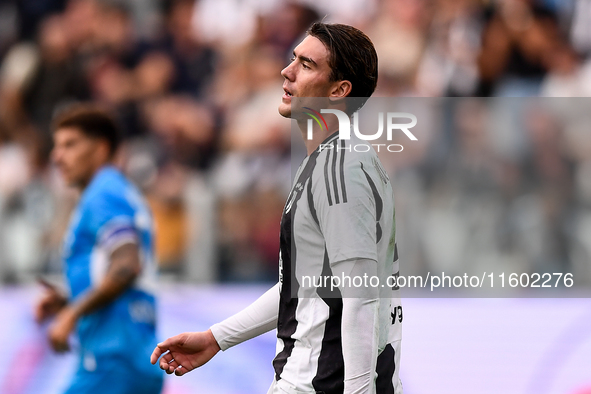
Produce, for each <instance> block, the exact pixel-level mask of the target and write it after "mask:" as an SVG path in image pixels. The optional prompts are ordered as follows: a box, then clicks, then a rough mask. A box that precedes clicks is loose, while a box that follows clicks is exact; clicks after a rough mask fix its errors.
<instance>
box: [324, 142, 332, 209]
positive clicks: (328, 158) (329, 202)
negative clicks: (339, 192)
mask: <svg viewBox="0 0 591 394" xmlns="http://www.w3.org/2000/svg"><path fill="white" fill-rule="evenodd" d="M331 150H332V149H327V152H326V161H325V162H324V184H325V186H326V197H328V205H329V206H331V205H332V198H331V194H330V185H329V184H328V161H329V160H330V151H331Z"/></svg>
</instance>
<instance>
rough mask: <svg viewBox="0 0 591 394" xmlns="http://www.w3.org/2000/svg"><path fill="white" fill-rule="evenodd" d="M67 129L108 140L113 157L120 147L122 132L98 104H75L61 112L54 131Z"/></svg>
mask: <svg viewBox="0 0 591 394" xmlns="http://www.w3.org/2000/svg"><path fill="white" fill-rule="evenodd" d="M66 127H75V128H77V129H79V130H80V131H82V133H84V134H85V135H87V136H89V137H92V138H101V139H104V140H106V141H107V142H108V143H109V155H110V156H111V157H112V156H113V155H114V154H115V152H116V151H117V148H118V147H119V142H120V132H119V127H118V126H117V122H116V121H115V119H114V118H113V117H112V116H111V115H110V114H109V113H108V112H107V111H106V110H104V109H103V108H102V107H100V106H98V105H96V104H91V103H82V104H80V103H79V104H73V105H71V106H69V107H67V108H66V109H64V110H62V111H60V112H59V113H58V114H57V116H56V117H55V119H54V121H53V125H52V130H53V132H54V133H55V132H56V131H57V130H59V129H63V128H66Z"/></svg>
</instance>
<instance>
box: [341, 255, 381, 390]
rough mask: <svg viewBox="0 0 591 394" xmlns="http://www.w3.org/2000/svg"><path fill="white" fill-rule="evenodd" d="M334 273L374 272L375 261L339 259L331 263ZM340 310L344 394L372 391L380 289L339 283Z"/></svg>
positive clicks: (365, 273) (375, 268)
mask: <svg viewBox="0 0 591 394" xmlns="http://www.w3.org/2000/svg"><path fill="white" fill-rule="evenodd" d="M332 271H333V275H335V276H337V277H342V275H345V276H350V277H355V276H356V277H363V276H364V275H368V276H376V275H377V273H378V270H377V262H376V261H374V260H370V259H353V260H347V261H342V262H339V263H336V264H333V266H332ZM339 289H340V291H341V294H342V297H343V298H342V300H343V312H342V319H341V345H342V349H343V361H344V363H345V389H344V391H343V393H344V394H375V391H374V390H375V387H374V384H373V383H374V380H375V374H376V372H375V371H376V362H377V356H378V355H377V351H378V332H379V315H378V308H379V302H378V298H379V291H378V289H377V288H375V287H371V286H360V287H354V286H352V287H347V286H343V284H342V283H341V286H340V287H339Z"/></svg>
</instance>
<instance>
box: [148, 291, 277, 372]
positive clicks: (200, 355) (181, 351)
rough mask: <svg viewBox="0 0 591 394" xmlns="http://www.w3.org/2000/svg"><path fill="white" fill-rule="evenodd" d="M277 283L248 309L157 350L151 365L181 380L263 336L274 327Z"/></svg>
mask: <svg viewBox="0 0 591 394" xmlns="http://www.w3.org/2000/svg"><path fill="white" fill-rule="evenodd" d="M278 313H279V283H277V284H276V285H275V286H273V287H272V288H271V289H269V290H268V291H267V292H266V293H265V294H263V295H262V296H261V297H259V299H257V300H256V301H255V302H253V303H252V304H250V305H249V306H248V307H246V308H245V309H243V310H242V311H240V312H238V313H237V314H235V315H233V316H231V317H229V318H228V319H226V320H224V321H223V322H221V323H217V324H214V325H213V326H211V328H210V329H209V330H207V331H202V332H187V333H183V334H180V335H176V336H174V337H171V338H168V339H167V340H165V341H164V342H161V343H159V344H158V346H156V348H155V349H154V352H153V353H152V356H151V357H150V362H151V363H152V364H156V362H157V361H158V358H160V356H162V355H163V354H164V356H162V357H161V358H160V363H159V366H160V368H161V369H162V370H164V371H166V373H168V374H172V373H174V374H175V375H177V376H182V375H184V374H185V373H187V372H190V371H192V370H193V369H195V368H198V367H200V366H202V365H203V364H205V363H206V362H208V361H209V360H211V359H212V358H213V356H215V355H216V354H217V353H218V352H219V351H220V350H226V349H228V348H230V347H232V346H234V345H237V344H239V343H242V342H244V341H247V340H249V339H251V338H254V337H256V336H259V335H261V334H264V333H265V332H267V331H270V330H272V329H274V328H276V327H277V315H278Z"/></svg>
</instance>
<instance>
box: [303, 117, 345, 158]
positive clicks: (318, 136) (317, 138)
mask: <svg viewBox="0 0 591 394" xmlns="http://www.w3.org/2000/svg"><path fill="white" fill-rule="evenodd" d="M327 125H328V128H322V129H321V128H320V127H318V126H315V127H314V128H313V133H312V139H308V125H307V122H306V121H298V127H299V128H300V132H301V133H302V138H303V139H304V145H305V146H306V151H307V153H308V156H310V155H311V154H312V152H314V151H315V150H316V149H317V148H318V147H319V146H320V144H321V143H322V142H323V141H324V140H326V139H327V138H328V137H329V136H331V135H332V134H334V133H336V132H338V131H339V125H338V122H328V123H327Z"/></svg>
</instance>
